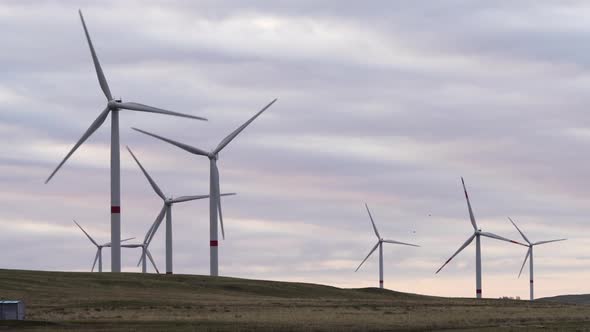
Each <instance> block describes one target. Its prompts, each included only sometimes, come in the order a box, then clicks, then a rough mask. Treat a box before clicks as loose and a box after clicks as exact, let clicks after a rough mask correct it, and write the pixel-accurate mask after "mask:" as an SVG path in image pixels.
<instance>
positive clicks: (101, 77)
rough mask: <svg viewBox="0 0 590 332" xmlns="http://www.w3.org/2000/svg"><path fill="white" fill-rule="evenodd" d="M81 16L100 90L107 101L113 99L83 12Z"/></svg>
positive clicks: (80, 12)
mask: <svg viewBox="0 0 590 332" xmlns="http://www.w3.org/2000/svg"><path fill="white" fill-rule="evenodd" d="M78 13H79V14H80V20H82V26H83V27H84V34H86V40H88V47H90V53H91V54H92V62H94V69H96V76H98V83H99V84H100V88H101V89H102V92H103V93H104V95H105V97H107V100H111V99H113V96H112V95H111V90H110V89H109V84H108V83H107V79H106V78H105V76H104V73H103V72H102V67H101V66H100V62H98V57H97V56H96V51H94V46H93V45H92V40H90V34H89V33H88V28H86V22H84V16H83V15H82V11H81V10H78Z"/></svg>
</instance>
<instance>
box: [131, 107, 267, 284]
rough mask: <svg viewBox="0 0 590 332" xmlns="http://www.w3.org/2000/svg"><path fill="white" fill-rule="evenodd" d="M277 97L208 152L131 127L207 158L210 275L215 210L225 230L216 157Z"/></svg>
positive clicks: (214, 261) (214, 270)
mask: <svg viewBox="0 0 590 332" xmlns="http://www.w3.org/2000/svg"><path fill="white" fill-rule="evenodd" d="M276 101H277V99H275V100H273V101H271V102H270V103H269V104H268V105H266V106H264V108H262V109H261V110H260V111H258V113H256V114H255V115H254V116H253V117H251V118H250V119H249V120H248V121H246V122H245V123H244V124H243V125H241V126H240V127H238V128H237V129H236V130H234V131H233V132H232V133H231V134H229V135H228V136H226V137H225V138H224V139H223V140H222V141H221V142H220V143H219V145H217V147H216V148H215V149H213V150H211V151H210V152H207V151H204V150H201V149H199V148H196V147H193V146H190V145H187V144H184V143H180V142H177V141H173V140H171V139H168V138H165V137H162V136H159V135H156V134H152V133H150V132H147V131H144V130H141V129H137V128H133V129H134V130H136V131H138V132H140V133H143V134H146V135H149V136H152V137H155V138H157V139H160V140H162V141H164V142H167V143H170V144H172V145H175V146H177V147H179V148H181V149H183V150H185V151H188V152H190V153H192V154H196V155H200V156H205V157H207V158H209V195H210V199H209V254H210V261H209V264H210V274H211V275H212V276H217V275H219V263H218V245H219V243H218V232H217V212H218V211H219V223H220V225H221V235H222V237H223V238H224V239H225V231H224V230H223V215H222V213H221V198H220V196H221V194H220V192H221V191H220V189H219V170H218V169H217V159H218V158H219V152H221V150H223V148H225V146H227V145H228V144H229V143H230V142H231V141H232V140H233V139H234V138H236V136H238V134H239V133H240V132H242V130H244V129H245V128H246V127H247V126H248V125H249V124H250V123H252V121H254V119H256V118H257V117H258V116H259V115H260V114H262V112H264V111H266V109H268V108H269V107H270V106H271V105H272V104H274V103H275V102H276Z"/></svg>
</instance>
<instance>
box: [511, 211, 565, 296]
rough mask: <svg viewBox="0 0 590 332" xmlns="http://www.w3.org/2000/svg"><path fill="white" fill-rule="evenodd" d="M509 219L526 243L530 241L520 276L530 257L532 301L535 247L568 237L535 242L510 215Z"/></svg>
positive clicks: (532, 294)
mask: <svg viewBox="0 0 590 332" xmlns="http://www.w3.org/2000/svg"><path fill="white" fill-rule="evenodd" d="M508 219H509V220H510V222H511V223H512V225H514V227H515V228H516V230H517V231H518V232H519V233H520V235H521V236H522V238H523V239H524V240H525V241H526V243H528V245H527V247H529V250H527V252H526V255H525V256H524V262H522V266H521V267H520V272H519V273H518V277H519V278H520V275H521V274H522V269H523V268H524V265H525V264H526V261H527V259H528V258H529V257H530V259H529V269H530V270H529V274H530V278H529V281H530V283H529V284H530V293H531V301H533V300H534V299H535V297H534V283H533V280H534V279H533V247H534V246H537V245H540V244H545V243H550V242H558V241H565V240H567V239H557V240H548V241H538V242H534V243H532V242H531V241H529V239H528V238H527V237H526V236H525V235H524V233H523V232H522V231H521V230H520V228H518V226H516V224H515V223H514V221H512V219H510V217H508Z"/></svg>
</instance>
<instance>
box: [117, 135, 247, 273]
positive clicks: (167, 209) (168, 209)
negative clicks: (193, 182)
mask: <svg viewBox="0 0 590 332" xmlns="http://www.w3.org/2000/svg"><path fill="white" fill-rule="evenodd" d="M127 151H129V153H130V154H131V157H133V159H134V160H135V162H136V163H137V166H139V168H140V169H141V171H142V172H143V175H145V177H146V179H147V180H148V182H149V183H150V185H151V186H152V189H154V192H156V195H158V196H159V197H160V198H161V199H162V201H164V206H162V210H161V211H160V214H158V217H157V218H156V220H155V221H154V224H153V225H152V227H151V228H150V232H152V234H149V236H150V241H151V238H153V236H154V234H155V233H156V232H157V230H158V227H160V223H161V222H162V219H164V216H166V274H172V205H173V204H174V203H182V202H188V201H193V200H196V199H203V198H209V195H195V196H180V197H177V198H172V197H166V195H164V193H163V192H162V190H161V189H160V187H158V185H157V184H156V181H154V180H153V179H152V177H151V176H150V175H149V174H148V172H147V171H146V170H145V168H143V166H142V165H141V163H140V162H139V160H138V159H137V157H135V155H134V154H133V151H131V149H130V148H129V147H128V146H127ZM228 195H235V193H229V194H221V195H220V196H228ZM154 225H155V226H154ZM148 233H149V232H148Z"/></svg>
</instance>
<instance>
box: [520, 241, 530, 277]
mask: <svg viewBox="0 0 590 332" xmlns="http://www.w3.org/2000/svg"><path fill="white" fill-rule="evenodd" d="M530 254H531V247H529V250H527V251H526V256H524V262H522V266H521V267H520V272H518V277H519V278H520V275H521V274H522V269H524V265H525V264H526V260H527V259H528V258H529V255H530Z"/></svg>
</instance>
